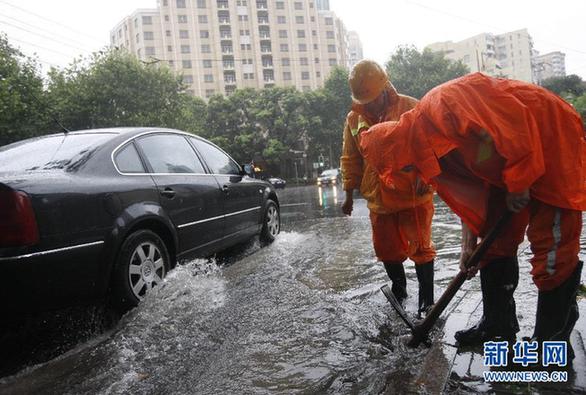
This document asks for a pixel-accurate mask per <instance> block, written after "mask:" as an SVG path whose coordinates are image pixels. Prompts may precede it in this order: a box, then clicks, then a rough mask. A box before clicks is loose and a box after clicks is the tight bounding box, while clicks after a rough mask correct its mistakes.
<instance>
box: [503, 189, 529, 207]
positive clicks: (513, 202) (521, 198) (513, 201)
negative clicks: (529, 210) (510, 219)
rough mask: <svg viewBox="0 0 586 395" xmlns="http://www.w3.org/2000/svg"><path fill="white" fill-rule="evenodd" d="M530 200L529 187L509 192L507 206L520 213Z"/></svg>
mask: <svg viewBox="0 0 586 395" xmlns="http://www.w3.org/2000/svg"><path fill="white" fill-rule="evenodd" d="M530 200H531V197H530V196H529V190H528V189H526V190H524V191H523V192H519V193H513V192H508V193H507V198H506V202H507V208H508V209H509V210H511V211H512V212H514V213H518V212H519V211H521V210H523V209H524V208H525V207H526V206H527V205H528V204H529V201H530Z"/></svg>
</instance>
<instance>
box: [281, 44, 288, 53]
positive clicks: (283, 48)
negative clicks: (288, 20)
mask: <svg viewBox="0 0 586 395" xmlns="http://www.w3.org/2000/svg"><path fill="white" fill-rule="evenodd" d="M281 52H289V44H281Z"/></svg>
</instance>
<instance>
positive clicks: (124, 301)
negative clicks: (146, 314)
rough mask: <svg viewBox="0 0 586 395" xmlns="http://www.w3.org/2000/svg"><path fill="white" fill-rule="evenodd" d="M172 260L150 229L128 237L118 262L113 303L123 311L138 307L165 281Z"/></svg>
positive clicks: (113, 289) (161, 242)
mask: <svg viewBox="0 0 586 395" xmlns="http://www.w3.org/2000/svg"><path fill="white" fill-rule="evenodd" d="M170 262H171V259H170V257H169V252H168V251H167V247H166V246H165V243H164V242H163V241H162V240H161V238H160V237H159V236H158V235H157V234H156V233H154V232H152V231H150V230H139V231H137V232H134V233H132V234H131V235H130V236H128V237H127V238H126V240H125V241H124V243H123V244H122V247H121V249H120V254H119V255H118V259H117V262H116V267H115V273H114V280H113V281H114V282H113V287H112V303H113V305H114V306H116V307H118V308H119V309H120V310H123V311H126V310H129V309H131V308H133V307H135V306H136V305H137V304H138V303H139V302H140V301H141V300H143V299H144V298H145V296H146V295H147V294H148V292H149V291H150V290H151V289H153V287H155V286H157V285H159V284H160V283H162V282H163V278H164V277H165V275H166V274H167V271H168V270H169V267H170Z"/></svg>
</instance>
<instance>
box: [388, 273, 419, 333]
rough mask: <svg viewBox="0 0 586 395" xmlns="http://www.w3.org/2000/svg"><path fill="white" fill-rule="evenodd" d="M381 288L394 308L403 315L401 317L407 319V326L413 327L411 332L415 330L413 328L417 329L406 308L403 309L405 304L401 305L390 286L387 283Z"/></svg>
mask: <svg viewBox="0 0 586 395" xmlns="http://www.w3.org/2000/svg"><path fill="white" fill-rule="evenodd" d="M380 290H381V291H382V292H383V294H384V295H385V296H386V298H387V300H388V301H389V303H390V304H391V306H393V308H394V309H395V311H396V312H397V314H399V317H401V319H402V320H403V321H405V323H406V324H407V326H408V327H409V328H410V329H411V332H413V330H414V329H415V326H414V325H413V323H412V322H411V320H410V319H409V317H408V316H407V313H406V312H405V309H403V306H401V303H399V301H398V300H397V298H396V297H395V294H394V293H393V291H391V289H390V288H389V286H388V285H386V284H385V285H383V286H382V287H380Z"/></svg>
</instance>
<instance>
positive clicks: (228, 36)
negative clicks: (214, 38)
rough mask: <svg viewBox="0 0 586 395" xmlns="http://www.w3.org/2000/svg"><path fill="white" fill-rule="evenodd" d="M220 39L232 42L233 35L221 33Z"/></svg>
mask: <svg viewBox="0 0 586 395" xmlns="http://www.w3.org/2000/svg"><path fill="white" fill-rule="evenodd" d="M220 38H221V39H222V40H231V39H232V33H230V32H220Z"/></svg>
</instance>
